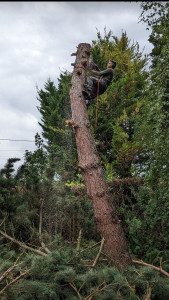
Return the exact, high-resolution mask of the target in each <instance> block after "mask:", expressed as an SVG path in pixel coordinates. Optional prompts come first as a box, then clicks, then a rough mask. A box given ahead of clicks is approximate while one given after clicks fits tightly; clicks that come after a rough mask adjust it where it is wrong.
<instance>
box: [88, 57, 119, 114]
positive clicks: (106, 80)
mask: <svg viewBox="0 0 169 300" xmlns="http://www.w3.org/2000/svg"><path fill="white" fill-rule="evenodd" d="M115 67H116V62H115V61H114V60H112V59H110V60H109V62H108V64H107V69H106V70H104V71H100V70H99V68H98V66H97V65H96V64H93V63H92V64H90V66H89V69H88V71H89V72H90V73H91V74H92V75H94V76H95V77H92V76H89V77H87V81H86V85H85V88H84V90H83V94H84V96H85V101H86V106H87V108H88V107H89V105H90V102H91V100H92V99H94V98H95V97H96V96H97V93H98V94H99V95H102V94H103V93H104V92H105V91H106V89H107V87H108V86H109V85H110V83H111V81H112V79H113V69H114V68H115Z"/></svg>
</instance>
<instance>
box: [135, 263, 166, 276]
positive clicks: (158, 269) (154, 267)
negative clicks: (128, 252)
mask: <svg viewBox="0 0 169 300" xmlns="http://www.w3.org/2000/svg"><path fill="white" fill-rule="evenodd" d="M132 262H133V263H135V264H139V265H142V266H147V267H151V268H153V269H154V270H157V271H159V272H161V273H162V274H164V275H166V276H167V277H169V273H167V272H166V271H164V270H163V269H162V268H161V267H160V268H159V267H156V266H154V265H151V264H147V263H145V262H144V261H139V260H134V259H133V260H132Z"/></svg>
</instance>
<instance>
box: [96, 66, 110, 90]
mask: <svg viewBox="0 0 169 300" xmlns="http://www.w3.org/2000/svg"><path fill="white" fill-rule="evenodd" d="M91 73H92V74H93V75H95V76H96V77H97V78H99V79H103V80H104V81H105V83H106V84H107V86H108V85H109V84H110V82H111V81H112V79H113V69H112V68H108V69H106V70H104V71H95V70H92V71H91Z"/></svg>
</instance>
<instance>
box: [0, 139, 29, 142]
mask: <svg viewBox="0 0 169 300" xmlns="http://www.w3.org/2000/svg"><path fill="white" fill-rule="evenodd" d="M0 141H11V142H30V143H35V141H30V140H13V139H0Z"/></svg>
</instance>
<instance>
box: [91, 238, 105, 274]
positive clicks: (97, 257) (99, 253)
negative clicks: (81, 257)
mask: <svg viewBox="0 0 169 300" xmlns="http://www.w3.org/2000/svg"><path fill="white" fill-rule="evenodd" d="M104 241H105V240H104V238H102V241H101V245H100V249H99V252H98V253H97V255H96V258H95V260H94V263H93V265H92V267H91V271H92V270H93V268H94V267H95V266H96V264H97V262H98V260H99V257H100V255H101V252H102V249H103V245H104Z"/></svg>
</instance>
